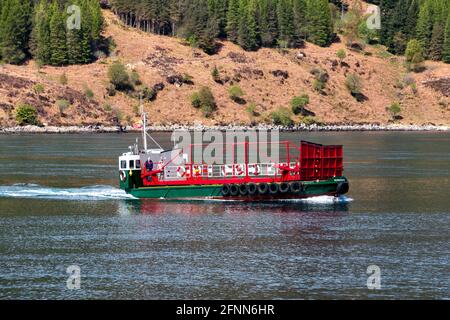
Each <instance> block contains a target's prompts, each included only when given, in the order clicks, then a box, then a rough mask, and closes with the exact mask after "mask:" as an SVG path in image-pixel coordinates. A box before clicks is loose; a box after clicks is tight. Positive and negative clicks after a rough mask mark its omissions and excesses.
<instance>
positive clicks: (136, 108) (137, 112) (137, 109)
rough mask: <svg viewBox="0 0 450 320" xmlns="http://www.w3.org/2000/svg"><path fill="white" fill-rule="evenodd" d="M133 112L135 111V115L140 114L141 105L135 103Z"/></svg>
mask: <svg viewBox="0 0 450 320" xmlns="http://www.w3.org/2000/svg"><path fill="white" fill-rule="evenodd" d="M133 113H134V115H135V116H136V117H137V116H139V114H140V111H139V105H137V104H135V105H134V106H133Z"/></svg>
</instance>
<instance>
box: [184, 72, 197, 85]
mask: <svg viewBox="0 0 450 320" xmlns="http://www.w3.org/2000/svg"><path fill="white" fill-rule="evenodd" d="M193 80H194V77H193V76H191V75H190V74H189V73H185V74H183V83H185V84H194V81H193Z"/></svg>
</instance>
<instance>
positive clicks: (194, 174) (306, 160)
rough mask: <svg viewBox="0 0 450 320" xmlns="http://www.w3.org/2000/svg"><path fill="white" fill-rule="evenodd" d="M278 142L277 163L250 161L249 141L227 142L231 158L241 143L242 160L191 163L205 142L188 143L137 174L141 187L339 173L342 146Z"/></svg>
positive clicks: (277, 180) (285, 179)
mask: <svg viewBox="0 0 450 320" xmlns="http://www.w3.org/2000/svg"><path fill="white" fill-rule="evenodd" d="M273 145H274V144H272V146H273ZM278 145H279V146H278V147H279V150H280V158H281V159H282V160H279V161H277V163H274V162H269V163H251V162H249V158H250V157H249V153H250V150H251V148H252V147H253V145H252V144H251V143H235V144H232V145H230V146H231V147H232V150H233V157H232V158H233V159H235V155H234V150H235V148H236V147H241V148H243V149H244V150H245V157H244V161H243V162H241V163H236V162H234V163H231V164H212V165H209V164H201V163H195V162H194V160H193V154H194V149H195V148H196V147H201V148H202V147H205V146H199V145H190V147H189V150H188V153H185V152H184V151H185V150H180V151H179V153H176V154H175V155H174V154H173V153H172V154H171V157H172V159H166V160H165V161H161V162H160V163H156V164H155V168H154V169H153V170H152V171H150V172H147V170H146V168H145V165H143V166H142V170H141V178H142V180H143V184H144V186H145V187H157V186H187V185H225V184H238V185H241V184H245V183H255V184H260V183H282V182H292V181H323V180H329V179H332V178H336V177H341V176H342V175H343V171H344V168H343V147H342V146H324V145H320V144H315V143H310V142H305V141H302V142H301V143H300V146H297V145H295V144H293V143H292V142H288V141H285V142H280V143H278ZM208 146H211V145H208ZM221 146H222V147H226V145H221ZM180 159H185V160H184V162H183V164H181V165H176V164H175V163H179V162H178V160H180Z"/></svg>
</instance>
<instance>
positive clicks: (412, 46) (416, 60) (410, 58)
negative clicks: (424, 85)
mask: <svg viewBox="0 0 450 320" xmlns="http://www.w3.org/2000/svg"><path fill="white" fill-rule="evenodd" d="M405 58H406V66H407V68H408V70H412V71H414V72H420V71H422V70H423V65H422V62H423V61H424V60H425V58H424V50H423V47H422V45H421V44H420V42H419V41H418V40H415V39H413V40H410V41H409V42H408V46H407V47H406V50H405Z"/></svg>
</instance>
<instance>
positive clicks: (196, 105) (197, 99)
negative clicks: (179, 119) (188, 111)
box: [191, 92, 202, 109]
mask: <svg viewBox="0 0 450 320" xmlns="http://www.w3.org/2000/svg"><path fill="white" fill-rule="evenodd" d="M191 103H192V106H193V107H194V108H196V109H198V108H200V107H201V106H202V102H201V101H200V95H199V93H198V92H194V93H193V94H192V95H191Z"/></svg>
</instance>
